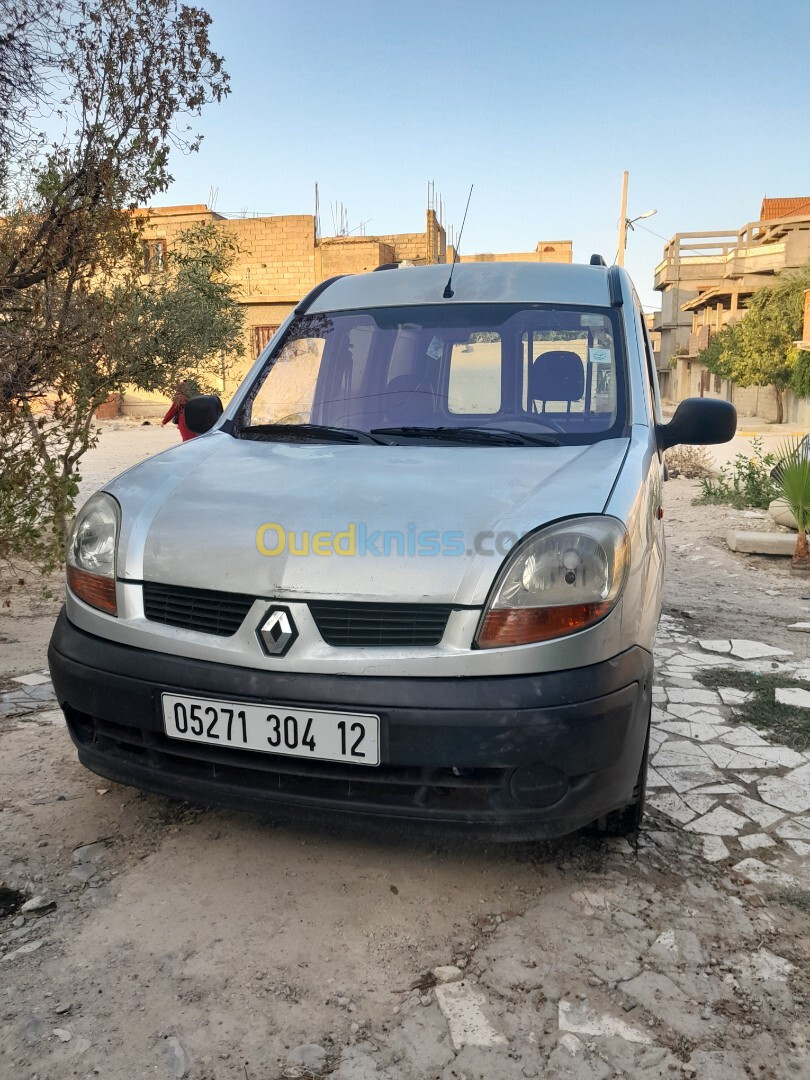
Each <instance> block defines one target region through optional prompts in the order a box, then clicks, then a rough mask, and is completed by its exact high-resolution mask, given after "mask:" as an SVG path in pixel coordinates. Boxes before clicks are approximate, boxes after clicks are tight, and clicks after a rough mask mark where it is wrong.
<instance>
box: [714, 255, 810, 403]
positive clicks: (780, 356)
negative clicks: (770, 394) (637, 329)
mask: <svg viewBox="0 0 810 1080" xmlns="http://www.w3.org/2000/svg"><path fill="white" fill-rule="evenodd" d="M807 288H810V266H805V267H802V268H801V269H800V270H796V271H793V272H790V273H782V274H779V275H778V276H777V277H776V278H775V279H774V283H773V285H770V286H768V287H767V288H765V289H760V290H759V292H757V293H754V295H753V296H752V297H751V299H750V300H749V301H748V306H747V310H746V313H745V317H744V318H743V319H742V320H741V322H739V323H736V324H732V325H729V326H727V327H725V328H724V329H723V330H722V331H721V332H720V333H719V334H717V335H716V336H715V337H714V338H713V340H712V341H711V342H710V344H709V346H708V348H706V349H704V350H703V351H702V352H701V353H699V354H698V360H699V361H700V362H701V363H704V364H705V365H706V367H707V368H708V369H709V371H711V372H713V373H714V374H715V375H720V376H721V377H722V378H726V379H732V380H733V381H734V382H735V383H737V385H738V386H772V387H773V390H774V394H775V396H776V422H777V423H778V424H781V423H782V422H783V420H784V392H785V390H787V389H788V388H789V387H793V388H794V389H795V390H797V392H798V393H806V392H807V390H806V389H802V387H803V386H805V385H810V372H808V371H807V370H806V367H805V362H804V361H802V362H801V363H800V361H799V351H798V350H797V348H796V344H795V343H796V341H797V340H799V338H801V335H802V318H803V310H804V291H805V289H807ZM797 380H798V381H797Z"/></svg>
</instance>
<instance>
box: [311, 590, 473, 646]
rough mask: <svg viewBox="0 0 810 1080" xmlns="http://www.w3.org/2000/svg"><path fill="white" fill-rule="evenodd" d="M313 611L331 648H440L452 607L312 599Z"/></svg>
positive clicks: (319, 627) (313, 616) (320, 629)
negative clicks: (393, 646)
mask: <svg viewBox="0 0 810 1080" xmlns="http://www.w3.org/2000/svg"><path fill="white" fill-rule="evenodd" d="M309 610H310V612H311V614H312V618H313V619H314V620H315V624H316V626H317V627H318V630H319V631H320V634H321V637H322V638H323V640H324V641H325V642H326V644H327V645H358V646H362V645H438V644H439V642H440V641H441V640H442V638H443V637H444V631H445V627H446V626H447V620H448V619H449V618H450V612H451V611H452V608H451V607H450V606H449V605H446V604H354V603H343V602H342V601H338V600H310V601H309Z"/></svg>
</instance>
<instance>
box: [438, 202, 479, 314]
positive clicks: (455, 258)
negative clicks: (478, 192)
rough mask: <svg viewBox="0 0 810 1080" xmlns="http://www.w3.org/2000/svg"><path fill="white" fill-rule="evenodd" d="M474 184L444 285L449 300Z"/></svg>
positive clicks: (444, 295)
mask: <svg viewBox="0 0 810 1080" xmlns="http://www.w3.org/2000/svg"><path fill="white" fill-rule="evenodd" d="M472 191H473V185H472V184H470V194H469V195H468V196H467V205H466V206H465V207H464V217H463V218H462V219H461V229H460V230H459V234H458V242H457V243H456V245H455V246H454V248H453V265H452V266H451V267H450V277H449V278H448V279H447V284H446V285H445V287H444V292H443V293H442V296H443V297H444V299H445V300H449V299H450V297H451V296H452V295H453V271H454V270H455V268H456V263H457V262H458V249H459V247H460V246H461V237H462V236H463V235H464V222H465V221H466V220H467V211H468V210H469V209H470V199H471V198H472Z"/></svg>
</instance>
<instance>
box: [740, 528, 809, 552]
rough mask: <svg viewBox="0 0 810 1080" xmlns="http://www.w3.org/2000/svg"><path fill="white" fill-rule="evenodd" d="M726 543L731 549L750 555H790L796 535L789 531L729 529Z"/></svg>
mask: <svg viewBox="0 0 810 1080" xmlns="http://www.w3.org/2000/svg"><path fill="white" fill-rule="evenodd" d="M726 543H727V544H728V546H729V548H731V550H732V551H745V552H748V553H749V554H751V555H792V554H793V552H794V551H795V550H796V537H795V536H792V535H791V534H790V533H769V532H743V531H742V530H740V529H729V531H728V532H727V533H726Z"/></svg>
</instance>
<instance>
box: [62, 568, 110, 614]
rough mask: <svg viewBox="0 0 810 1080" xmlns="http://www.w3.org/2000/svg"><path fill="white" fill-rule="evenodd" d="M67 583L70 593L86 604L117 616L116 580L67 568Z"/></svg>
mask: <svg viewBox="0 0 810 1080" xmlns="http://www.w3.org/2000/svg"><path fill="white" fill-rule="evenodd" d="M67 583H68V587H69V588H70V591H71V592H72V593H73V595H74V596H78V598H79V599H80V600H84V602H85V604H89V605H90V607H94V608H98V609H99V611H106V612H107V614H108V615H117V614H118V609H117V608H116V604H115V580H114V578H108V577H100V576H99V575H98V574H88V573H87V571H86V570H77V569H76V567H75V566H68V568H67Z"/></svg>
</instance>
